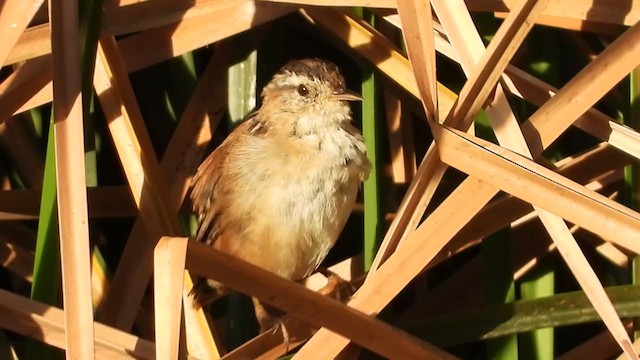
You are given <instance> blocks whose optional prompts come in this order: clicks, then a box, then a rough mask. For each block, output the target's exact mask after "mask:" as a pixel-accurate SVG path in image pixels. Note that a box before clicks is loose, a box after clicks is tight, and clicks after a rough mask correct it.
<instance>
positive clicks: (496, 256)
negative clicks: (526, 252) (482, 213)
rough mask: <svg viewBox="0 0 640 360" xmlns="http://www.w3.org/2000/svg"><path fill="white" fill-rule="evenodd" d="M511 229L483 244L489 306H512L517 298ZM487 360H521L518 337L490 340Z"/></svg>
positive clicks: (501, 232)
mask: <svg viewBox="0 0 640 360" xmlns="http://www.w3.org/2000/svg"><path fill="white" fill-rule="evenodd" d="M510 234H511V230H510V229H509V228H506V229H503V230H501V231H499V232H497V233H496V234H493V235H491V236H490V237H488V238H486V239H485V240H484V241H483V242H482V258H483V260H484V268H485V282H486V283H487V296H488V300H489V303H494V304H502V303H510V302H513V301H515V299H516V287H515V282H514V281H513V275H512V274H513V269H512V267H511V239H510ZM487 358H488V359H518V338H517V336H515V335H505V336H504V337H501V338H496V339H492V340H489V341H487Z"/></svg>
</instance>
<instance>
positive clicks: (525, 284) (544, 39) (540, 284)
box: [520, 29, 560, 360]
mask: <svg viewBox="0 0 640 360" xmlns="http://www.w3.org/2000/svg"><path fill="white" fill-rule="evenodd" d="M552 31H553V30H548V29H535V31H533V32H532V33H531V37H532V41H531V44H530V47H531V48H530V56H529V57H530V60H529V64H528V67H529V71H530V72H532V73H533V74H535V76H536V77H538V78H540V79H542V80H544V81H546V82H547V83H549V84H552V85H557V84H558V82H559V79H558V57H557V54H558V41H557V33H553V32H552ZM524 111H526V109H525V110H523V112H524ZM520 115H521V116H520V118H523V119H524V118H526V117H527V116H528V114H527V113H526V112H525V113H522V114H520ZM555 157H560V156H559V155H555ZM554 291H555V271H554V268H553V263H552V261H551V260H547V261H544V262H543V263H541V264H539V265H538V267H537V268H536V269H534V270H533V272H532V274H531V275H530V276H527V277H525V279H523V281H522V283H521V286H520V295H521V298H522V299H523V300H525V299H535V298H539V297H544V296H550V295H553V294H554ZM520 340H521V344H522V346H523V349H522V354H523V355H524V356H523V358H524V359H531V360H551V359H553V358H554V331H553V329H541V330H536V331H533V332H531V333H528V334H522V336H521V337H520Z"/></svg>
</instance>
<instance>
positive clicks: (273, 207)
mask: <svg viewBox="0 0 640 360" xmlns="http://www.w3.org/2000/svg"><path fill="white" fill-rule="evenodd" d="M262 98H263V104H262V107H261V108H260V109H259V110H258V111H257V112H255V113H254V114H253V115H252V116H250V117H249V118H248V119H247V120H246V121H245V122H244V123H243V124H241V125H240V126H238V127H237V128H236V129H235V130H234V131H233V132H232V133H231V134H230V135H229V137H228V138H227V139H226V140H225V141H224V142H223V143H222V144H221V145H220V146H219V147H218V148H217V149H216V150H215V151H214V152H213V153H212V154H211V155H210V156H209V157H208V158H207V159H206V160H205V161H204V162H203V163H202V165H201V166H200V168H199V169H198V171H197V173H196V175H195V177H194V179H193V183H192V185H193V189H192V192H191V199H192V202H193V207H194V210H195V212H196V213H197V215H198V219H199V229H198V232H197V235H196V240H198V241H201V242H205V243H207V244H209V245H211V246H213V247H214V248H216V249H218V250H220V251H223V252H226V253H228V254H231V255H233V256H236V257H238V258H241V259H243V260H245V261H248V262H250V263H252V264H254V265H257V266H260V267H262V268H264V269H266V270H268V271H271V272H273V273H275V274H278V275H280V276H282V277H284V278H287V279H290V280H300V279H303V278H305V277H306V276H308V275H309V274H310V273H311V272H313V271H314V270H315V269H316V268H317V267H318V266H319V265H320V263H321V262H322V260H323V259H324V258H325V256H326V255H327V253H328V251H329V249H331V247H332V246H333V245H334V243H335V241H336V239H337V238H338V235H339V234H340V232H341V231H342V228H343V227H344V225H345V222H346V221H347V218H348V217H349V214H350V213H351V210H352V207H353V204H354V202H355V198H356V194H357V192H358V188H359V186H360V184H361V182H362V181H363V180H364V179H365V178H366V177H367V176H368V173H369V167H370V165H369V162H368V160H367V158H366V156H365V147H364V143H363V140H362V136H361V134H360V132H359V131H358V130H357V129H356V128H355V127H353V126H352V125H351V111H350V108H349V104H348V102H347V101H349V100H358V99H359V97H358V96H357V95H354V94H353V93H351V92H349V91H348V90H347V89H346V86H345V81H344V78H343V77H342V75H341V74H340V72H339V70H338V68H337V67H336V66H335V65H334V64H332V63H330V62H327V61H323V60H318V59H305V60H294V61H292V62H290V63H288V64H287V65H285V66H284V67H283V68H282V69H281V70H280V71H279V72H278V73H277V74H276V75H274V77H273V79H272V80H271V81H270V82H269V84H267V85H266V86H265V88H264V89H263V91H262ZM221 289H222V286H221V285H220V284H217V283H215V282H213V281H207V280H203V279H199V280H198V281H197V283H196V286H195V287H194V290H193V294H194V303H195V305H200V306H201V305H204V304H206V303H207V302H208V301H209V300H210V299H212V298H215V297H216V293H219V292H220V291H221Z"/></svg>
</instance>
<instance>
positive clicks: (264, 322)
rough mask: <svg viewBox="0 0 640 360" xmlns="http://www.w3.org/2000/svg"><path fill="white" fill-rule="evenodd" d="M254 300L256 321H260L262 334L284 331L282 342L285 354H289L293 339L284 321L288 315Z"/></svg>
mask: <svg viewBox="0 0 640 360" xmlns="http://www.w3.org/2000/svg"><path fill="white" fill-rule="evenodd" d="M252 300H253V307H254V309H255V312H256V319H257V320H258V324H260V332H261V333H263V332H265V331H267V330H269V329H273V332H274V333H276V332H277V331H278V329H280V330H281V331H282V342H283V344H284V347H285V353H287V352H289V343H290V340H291V339H290V338H289V331H288V330H287V326H286V324H285V321H284V320H285V315H286V314H285V313H284V312H283V311H280V310H278V309H276V308H274V307H272V306H269V305H267V304H263V303H262V302H261V301H260V300H259V299H257V298H252Z"/></svg>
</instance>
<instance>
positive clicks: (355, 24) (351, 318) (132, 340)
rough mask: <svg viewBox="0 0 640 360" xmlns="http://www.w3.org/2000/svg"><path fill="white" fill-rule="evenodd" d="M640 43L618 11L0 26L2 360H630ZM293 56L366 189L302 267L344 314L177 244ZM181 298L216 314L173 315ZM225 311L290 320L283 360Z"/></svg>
mask: <svg viewBox="0 0 640 360" xmlns="http://www.w3.org/2000/svg"><path fill="white" fill-rule="evenodd" d="M103 1H104V2H103ZM639 20H640V2H639V1H632V0H618V1H607V0H593V1H592V0H572V1H568V0H567V1H548V0H503V1H487V0H484V1H480V0H466V1H463V0H431V1H426V0H398V1H397V2H396V1H392V0H343V1H338V0H325V1H323V0H299V1H296V0H292V1H290V2H284V1H280V0H273V1H271V0H270V1H262V0H257V1H254V0H148V1H137V0H86V1H81V2H77V1H73V0H50V1H49V2H45V1H44V0H4V1H2V2H0V39H1V41H0V66H2V68H1V69H0V145H1V146H0V185H1V186H2V191H0V265H1V267H0V358H2V359H55V358H61V357H63V356H66V357H67V358H70V359H83V360H84V359H91V358H98V359H121V358H122V359H125V358H140V359H151V358H154V357H155V358H158V359H175V358H178V357H180V358H191V359H217V358H223V359H247V358H249V359H254V358H255V359H276V358H280V357H283V356H284V357H285V358H289V357H293V358H294V359H334V358H340V359H358V358H360V359H377V358H381V357H382V358H393V359H430V358H443V359H449V358H456V357H459V358H469V359H484V358H486V359H517V358H522V359H552V358H556V357H557V358H562V359H586V358H589V359H612V358H616V357H617V356H621V357H623V358H628V359H634V358H637V352H636V351H637V350H635V349H636V348H638V347H639V346H640V345H637V344H636V343H634V338H635V335H636V334H637V326H636V324H634V321H633V320H632V319H633V318H634V317H638V316H640V301H639V300H638V299H640V288H638V286H637V285H635V284H636V280H637V274H638V270H637V258H636V257H637V254H640V214H639V213H638V212H637V211H636V210H635V209H636V208H637V205H638V201H637V198H638V193H639V186H640V183H639V181H638V180H639V176H638V174H640V172H639V171H638V168H637V165H636V163H637V159H638V158H640V135H639V134H638V133H637V132H636V131H635V130H634V127H637V126H638V120H639V119H640V106H639V105H638V103H639V100H638V99H639V95H638V94H639V91H640V90H639V89H640V82H639V81H640V80H639V79H640V70H638V69H637V66H638V65H639V64H640V25H638V24H637V23H638V21H639ZM307 56H316V57H322V58H327V59H330V60H332V61H334V62H336V63H337V64H338V65H339V66H340V67H341V68H342V69H343V72H344V73H345V75H346V77H347V79H348V82H349V87H350V88H352V89H354V90H359V91H360V92H361V93H362V94H363V97H364V101H363V103H362V106H359V105H358V106H356V107H354V113H355V118H356V120H357V123H358V124H357V125H358V126H360V127H361V128H362V129H363V133H364V136H365V140H366V142H367V149H368V156H369V157H370V159H371V161H372V163H373V164H374V169H373V172H372V175H371V178H370V179H369V180H368V181H367V182H366V183H365V184H364V186H363V192H362V196H361V198H360V200H359V204H358V206H357V207H356V209H355V210H354V213H353V215H352V218H351V219H350V222H349V223H348V225H347V228H346V229H345V231H344V233H343V235H342V237H341V239H340V240H339V242H338V244H337V246H336V248H335V249H334V250H333V251H332V253H331V254H330V256H329V258H328V259H327V262H326V264H325V265H326V266H330V267H331V269H332V270H333V271H334V272H336V273H338V274H340V275H341V276H342V277H343V278H345V279H347V280H349V281H351V282H352V284H353V285H354V287H356V288H357V292H356V294H355V295H354V297H353V298H352V299H351V300H350V301H348V303H346V304H341V303H339V302H337V301H334V300H331V299H328V298H325V297H323V296H320V295H318V294H317V293H315V292H314V290H317V289H318V288H320V287H322V286H323V284H324V282H326V279H325V278H324V277H323V276H322V275H320V274H315V275H313V276H312V277H311V278H310V279H308V281H307V282H306V283H305V284H295V283H291V282H288V281H285V280H283V279H280V278H277V277H275V276H274V275H271V274H268V273H265V272H264V271H262V270H260V269H258V268H255V267H253V266H250V265H247V264H245V263H242V262H241V261H238V260H235V259H232V258H228V257H227V256H225V255H223V254H220V253H218V252H216V251H215V250H212V249H209V248H207V247H205V246H203V245H201V244H198V243H194V242H190V241H188V236H189V235H190V234H191V233H192V232H193V231H194V227H195V224H194V219H193V216H191V214H190V211H189V208H190V204H188V202H185V197H186V195H187V193H188V188H189V181H190V178H191V176H192V175H193V173H194V172H195V169H196V168H197V166H198V164H199V162H200V161H201V159H202V158H203V156H204V155H205V154H206V153H208V152H209V151H210V150H211V149H212V148H214V147H215V146H216V145H217V144H219V143H220V141H221V140H223V139H224V137H225V134H227V133H228V131H229V130H230V129H231V128H232V127H233V126H234V124H237V122H238V121H240V120H241V119H242V118H243V116H244V115H246V114H247V113H248V112H249V111H250V110H251V109H252V108H254V107H255V106H258V105H259V99H257V97H258V96H257V95H258V94H259V91H260V89H261V87H262V86H263V85H264V84H265V82H266V81H268V80H269V78H270V76H271V74H273V72H274V71H275V70H276V69H278V68H279V67H280V66H281V65H282V64H284V63H285V62H286V61H288V60H289V59H292V58H301V57H307ZM85 189H86V190H87V191H85ZM185 269H186V271H185ZM192 273H193V274H198V275H204V276H208V277H211V278H214V279H216V280H218V281H220V282H223V283H225V284H227V285H228V286H229V287H231V288H234V289H235V290H237V291H238V294H232V295H230V296H229V297H227V298H225V299H223V300H221V301H219V302H218V303H217V304H215V305H214V306H213V308H212V309H211V311H210V312H207V313H205V312H203V311H202V310H198V311H196V310H194V309H192V307H191V306H190V300H189V299H187V298H186V294H187V293H188V291H189V289H190V287H191V286H192V283H191V277H190V275H191V274H192ZM240 294H246V295H251V296H255V297H258V298H260V299H262V300H264V301H265V302H267V303H270V304H272V305H274V306H276V307H278V308H281V309H283V310H285V311H286V312H287V313H288V314H289V316H288V317H287V320H286V322H287V329H288V331H289V333H290V336H291V338H292V343H291V344H290V347H289V349H286V348H285V346H284V345H283V344H282V334H281V329H276V330H274V331H273V332H271V331H269V332H265V333H263V334H257V332H256V326H255V320H254V319H253V315H252V309H251V305H250V300H248V299H247V297H245V296H243V295H240ZM62 309H65V310H64V311H63V310H62ZM638 344H640V343H638ZM60 349H62V350H64V352H63V351H61V350H60ZM287 350H289V351H288V354H286V352H287ZM621 354H622V355H621Z"/></svg>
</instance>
